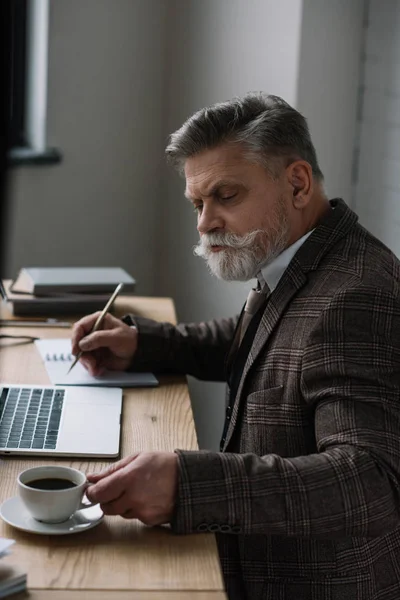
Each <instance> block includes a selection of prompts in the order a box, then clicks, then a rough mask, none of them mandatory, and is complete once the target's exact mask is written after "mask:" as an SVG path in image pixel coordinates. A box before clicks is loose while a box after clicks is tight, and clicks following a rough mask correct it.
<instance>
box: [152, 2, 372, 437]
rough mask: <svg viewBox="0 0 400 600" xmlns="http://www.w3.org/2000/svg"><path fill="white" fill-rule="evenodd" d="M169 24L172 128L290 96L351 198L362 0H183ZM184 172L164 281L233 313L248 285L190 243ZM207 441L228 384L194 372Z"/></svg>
mask: <svg viewBox="0 0 400 600" xmlns="http://www.w3.org/2000/svg"><path fill="white" fill-rule="evenodd" d="M175 6H176V12H175V18H174V20H173V23H172V24H170V31H172V30H174V31H175V35H174V37H173V41H172V43H171V45H170V51H169V57H170V61H171V64H173V65H174V68H173V70H172V72H171V80H170V93H169V99H170V106H169V126H170V131H172V130H174V129H176V128H177V127H179V125H180V124H181V123H182V121H183V120H184V119H185V118H186V117H187V116H189V115H190V114H191V113H192V112H193V111H194V110H196V109H198V108H200V107H202V106H204V105H207V104H210V103H212V102H216V101H221V100H226V99H228V98H230V97H231V96H235V95H240V94H242V93H245V92H247V91H249V90H265V91H267V92H269V93H274V94H278V95H281V96H283V97H284V98H285V99H286V100H287V101H288V102H290V103H292V104H293V105H294V106H296V107H298V108H299V109H300V110H301V111H302V112H303V113H304V114H305V116H306V117H307V119H308V121H309V124H310V128H311V132H312V135H313V138H314V141H315V144H316V148H317V151H318V154H319V156H320V162H321V167H322V170H323V172H324V174H325V178H326V187H327V192H328V193H329V194H330V195H331V196H336V195H342V196H343V197H344V198H346V200H347V201H348V202H349V203H350V204H351V202H352V195H351V194H352V190H351V175H352V161H353V149H354V135H355V126H356V108H357V97H358V83H359V65H360V52H361V41H362V29H363V8H364V3H363V0H352V2H348V1H346V0H335V2H332V1H331V0H304V1H303V2H301V1H297V0H284V1H282V0H281V1H280V2H276V1H275V0H270V1H266V0H247V1H244V0H218V1H217V2H216V1H215V0H202V1H201V2H199V1H198V0H192V1H190V0H178V1H177V2H176V4H175ZM183 188H184V183H183V181H179V179H178V177H177V176H173V175H170V176H169V186H168V203H167V204H166V209H167V210H166V213H165V223H166V228H167V230H166V233H167V240H170V241H172V240H173V243H170V245H169V252H168V254H167V255H166V257H165V260H166V262H165V265H166V268H165V271H164V278H163V284H164V289H165V290H166V292H167V293H168V294H169V295H172V296H173V297H174V299H175V301H176V305H177V309H178V315H179V317H180V318H181V319H182V320H184V321H197V320H205V319H210V318H212V317H215V316H226V315H232V314H234V313H235V312H237V311H238V310H239V308H240V306H241V305H242V303H243V301H244V299H245V296H246V295H247V291H248V289H249V287H250V286H249V284H232V283H223V282H220V281H218V280H216V279H215V278H213V277H211V276H210V275H209V274H208V272H207V270H206V267H205V266H204V264H203V263H202V261H200V260H199V259H198V258H196V257H194V256H193V254H192V252H191V247H192V246H193V245H194V244H195V243H196V241H197V238H198V235H197V233H196V230H195V223H196V220H195V215H194V214H193V212H192V211H191V209H190V206H188V205H187V204H188V203H187V202H186V201H185V200H183V199H182V198H183ZM189 384H190V391H191V397H192V403H193V409H194V414H195V419H196V424H197V428H198V434H199V441H200V444H201V445H202V446H204V447H208V448H217V447H218V441H219V437H220V433H221V427H222V423H223V413H224V389H223V388H224V386H223V385H221V384H215V383H203V382H198V381H195V380H192V379H190V380H189Z"/></svg>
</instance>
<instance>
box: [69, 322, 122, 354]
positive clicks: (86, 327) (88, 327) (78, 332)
mask: <svg viewBox="0 0 400 600" xmlns="http://www.w3.org/2000/svg"><path fill="white" fill-rule="evenodd" d="M100 314H101V313H100V312H95V313H93V314H91V315H87V316H86V317H83V318H82V319H80V320H79V321H77V322H76V323H75V325H74V326H73V328H72V334H71V346H72V354H75V356H76V355H77V354H78V353H79V351H80V350H83V348H82V347H81V346H80V342H81V340H83V338H85V339H86V336H88V335H89V334H90V332H91V331H92V329H93V327H94V324H95V323H96V321H97V318H98V317H99V315H100ZM120 326H121V321H120V319H117V318H116V317H114V316H113V315H110V313H107V314H106V316H105V317H104V320H103V323H102V326H101V330H102V331H104V330H111V329H114V328H115V327H120Z"/></svg>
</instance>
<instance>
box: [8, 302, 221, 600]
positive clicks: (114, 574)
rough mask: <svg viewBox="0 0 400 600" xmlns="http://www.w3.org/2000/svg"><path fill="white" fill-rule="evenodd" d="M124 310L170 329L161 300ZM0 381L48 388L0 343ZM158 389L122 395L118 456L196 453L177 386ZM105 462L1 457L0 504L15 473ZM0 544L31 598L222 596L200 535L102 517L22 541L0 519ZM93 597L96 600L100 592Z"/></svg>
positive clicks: (169, 313)
mask: <svg viewBox="0 0 400 600" xmlns="http://www.w3.org/2000/svg"><path fill="white" fill-rule="evenodd" d="M126 312H132V313H135V314H140V315H142V316H146V317H151V318H155V319H156V320H160V321H161V320H165V321H170V322H175V312H174V307H173V303H172V301H171V300H170V299H169V298H139V297H131V298H129V299H127V298H119V299H118V300H117V314H119V315H121V314H125V313H126ZM3 316H4V309H3ZM7 318H8V315H7ZM1 331H2V332H4V333H14V334H20V333H26V334H30V335H37V336H40V337H42V338H44V337H46V338H50V337H69V336H70V334H71V332H70V330H68V329H61V328H59V329H56V328H54V329H53V328H51V329H49V328H46V329H45V328H41V329H38V328H30V329H29V328H26V329H25V328H19V327H18V328H9V327H8V328H7V329H5V328H4V329H2V330H1ZM0 381H1V382H7V383H14V384H15V383H26V384H49V380H48V378H47V374H46V371H45V368H44V365H43V364H42V361H41V358H40V355H39V353H38V352H37V350H36V348H35V347H34V344H23V343H19V342H17V341H14V340H10V341H8V340H1V347H0ZM160 384H161V385H160V386H159V387H158V388H148V389H127V390H124V401H123V426H122V438H121V457H123V456H126V455H129V454H132V453H133V452H137V451H140V450H168V451H172V450H174V449H175V448H185V449H196V448H197V439H196V434H195V427H194V422H193V415H192V410H191V406H190V398H189V393H188V388H187V384H186V380H185V378H182V377H165V378H162V379H160ZM110 462H112V461H105V460H104V459H100V460H91V461H86V460H83V459H81V460H79V459H77V460H68V459H50V460H47V459H43V458H38V457H36V458H32V459H26V458H25V457H23V458H22V457H19V458H18V457H3V458H2V461H1V462H0V482H1V485H0V502H3V501H4V500H5V499H7V498H9V497H11V496H14V495H16V493H17V487H16V478H17V475H18V473H20V472H21V471H22V470H24V469H26V468H28V467H30V466H33V465H39V464H64V465H71V466H73V467H75V468H77V469H80V470H82V471H85V472H89V471H95V470H99V469H102V468H103V467H105V466H106V465H108V464H109V463H110ZM0 536H3V537H9V538H13V539H15V540H16V544H15V546H14V547H13V552H12V554H11V555H10V556H9V557H7V558H6V559H5V560H7V561H9V562H11V563H13V564H16V565H18V566H19V567H21V568H22V569H24V570H26V572H27V573H28V582H29V583H28V585H29V588H30V589H31V590H32V591H31V596H30V597H31V598H32V599H33V600H51V599H53V598H57V600H75V599H76V600H78V598H79V600H95V599H96V600H97V599H99V600H102V599H103V598H104V599H106V598H107V600H114V598H115V599H117V598H118V600H124V599H125V598H126V599H127V598H128V597H129V598H130V599H132V600H133V599H136V598H140V599H141V600H161V598H165V599H166V600H167V599H170V598H171V600H172V598H174V599H175V598H176V600H186V599H189V598H193V599H196V598H197V599H198V600H203V598H204V600H205V599H206V598H207V599H210V600H219V599H220V598H221V599H222V598H224V597H225V595H224V593H223V583H222V577H221V572H220V566H219V559H218V553H217V548H216V543H215V539H214V536H212V535H209V534H198V535H189V536H177V535H174V534H172V533H171V531H170V530H169V528H168V527H158V528H149V527H146V526H145V525H142V524H141V523H140V522H139V521H137V520H125V519H122V518H121V517H106V518H105V519H104V521H103V522H102V523H101V524H100V525H99V526H98V527H96V528H94V529H92V530H90V531H87V532H83V533H79V534H75V535H68V536H37V535H34V534H29V533H24V532H21V531H18V530H16V529H14V528H12V527H10V526H9V525H7V524H6V523H4V522H3V521H2V520H1V519H0ZM46 590H48V591H47V592H46ZM62 590H65V591H64V592H61V591H62ZM74 590H75V591H74ZM78 590H80V591H79V592H78ZM101 590H104V591H105V592H104V594H100V591H101ZM135 591H136V592H137V594H134V593H133V592H135ZM167 591H169V593H168V594H167V595H165V594H166V592H167ZM178 592H179V593H178ZM200 592H202V593H200ZM22 597H24V596H22ZM25 597H26V596H25ZM16 598H17V597H16Z"/></svg>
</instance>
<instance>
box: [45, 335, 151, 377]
mask: <svg viewBox="0 0 400 600" xmlns="http://www.w3.org/2000/svg"><path fill="white" fill-rule="evenodd" d="M35 344H36V347H37V349H38V350H39V353H40V356H41V357H42V360H43V362H44V365H45V367H46V371H47V374H48V376H49V378H50V381H51V383H52V385H89V386H98V387H154V386H157V385H158V379H157V378H156V377H155V376H154V375H153V373H128V372H126V371H106V372H105V373H104V374H102V375H100V376H99V377H93V376H92V375H90V374H89V373H88V371H87V370H86V369H85V367H83V366H82V365H81V364H80V363H77V364H76V365H75V366H74V368H73V369H72V371H71V372H70V373H68V369H69V368H70V366H71V364H72V362H73V360H74V358H75V357H74V356H72V354H71V341H70V340H69V339H47V340H36V341H35ZM67 373H68V375H67Z"/></svg>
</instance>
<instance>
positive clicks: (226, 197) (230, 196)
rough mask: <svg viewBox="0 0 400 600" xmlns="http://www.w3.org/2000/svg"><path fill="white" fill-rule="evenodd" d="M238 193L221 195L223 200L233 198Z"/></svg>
mask: <svg viewBox="0 0 400 600" xmlns="http://www.w3.org/2000/svg"><path fill="white" fill-rule="evenodd" d="M235 196H236V194H230V195H229V196H221V200H232V199H233V198H234V197H235Z"/></svg>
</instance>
